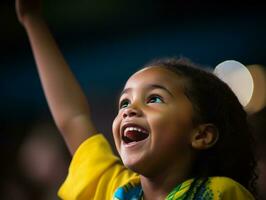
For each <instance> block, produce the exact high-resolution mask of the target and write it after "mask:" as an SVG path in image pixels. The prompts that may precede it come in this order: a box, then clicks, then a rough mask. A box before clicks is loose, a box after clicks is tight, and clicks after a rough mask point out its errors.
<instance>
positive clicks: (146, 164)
mask: <svg viewBox="0 0 266 200" xmlns="http://www.w3.org/2000/svg"><path fill="white" fill-rule="evenodd" d="M181 81H182V80H181V79H180V77H178V76H177V75H176V74H174V73H173V72H171V71H169V70H166V69H163V68H160V67H148V68H145V69H143V70H141V71H138V72H137V73H135V74H134V75H132V76H131V77H130V78H129V80H128V81H127V83H126V85H125V88H124V92H122V95H121V98H120V109H119V112H118V115H117V117H116V118H115V120H114V122H113V134H114V139H115V144H116V148H117V150H118V152H119V154H120V156H121V158H122V161H123V163H124V165H125V166H126V167H128V168H130V169H132V170H133V171H135V172H137V173H139V174H140V177H141V184H142V187H143V191H144V194H145V199H149V197H151V198H153V199H154V197H155V196H157V197H158V199H164V198H165V197H166V196H167V194H168V193H169V192H170V191H171V189H173V187H174V186H176V185H177V184H178V183H180V182H182V181H183V180H185V179H186V178H187V177H188V173H189V172H188V171H189V167H190V166H191V162H192V160H193V158H194V151H193V148H192V143H193V138H195V137H194V135H195V134H194V133H196V132H198V128H197V127H193V124H192V116H193V108H192V104H191V102H190V101H189V100H188V98H187V97H186V96H185V95H184V93H183V89H182V87H181ZM151 85H153V87H151ZM154 85H156V87H154ZM127 123H133V124H136V125H139V126H141V127H143V128H145V129H146V130H148V132H149V137H148V138H147V139H145V140H144V141H141V142H138V143H139V144H136V145H134V146H133V147H132V146H130V147H127V146H126V145H125V144H124V143H123V141H122V139H121V134H122V133H121V129H122V128H121V127H123V125H124V124H127ZM156 192H157V194H156Z"/></svg>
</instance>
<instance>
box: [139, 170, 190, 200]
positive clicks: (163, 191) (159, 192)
mask: <svg viewBox="0 0 266 200" xmlns="http://www.w3.org/2000/svg"><path fill="white" fill-rule="evenodd" d="M178 172H180V173H178ZM187 178H188V170H187V169H184V170H180V166H178V168H177V167H173V168H172V169H167V170H164V171H163V172H162V173H160V174H159V175H156V176H154V177H146V176H143V175H141V176H140V180H141V186H142V189H143V193H144V199H145V200H164V199H166V197H167V195H168V194H169V193H170V192H171V191H172V190H173V189H174V188H175V187H176V186H177V185H178V184H180V183H182V182H183V181H185V180H186V179H187Z"/></svg>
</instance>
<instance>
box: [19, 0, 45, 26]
mask: <svg viewBox="0 0 266 200" xmlns="http://www.w3.org/2000/svg"><path fill="white" fill-rule="evenodd" d="M16 13H17V17H18V20H19V21H20V23H21V24H24V22H25V19H26V18H27V17H29V16H33V17H40V16H41V0H16Z"/></svg>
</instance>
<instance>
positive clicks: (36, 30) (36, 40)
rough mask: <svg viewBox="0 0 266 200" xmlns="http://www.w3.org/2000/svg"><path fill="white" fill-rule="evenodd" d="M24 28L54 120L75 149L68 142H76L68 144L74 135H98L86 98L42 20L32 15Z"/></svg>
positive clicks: (83, 136) (82, 136) (25, 22)
mask: <svg viewBox="0 0 266 200" xmlns="http://www.w3.org/2000/svg"><path fill="white" fill-rule="evenodd" d="M24 27H25V29H26V32H27V34H28V37H29V40H30V44H31V47H32V51H33V54H34V58H35V61H36V64H37V69H38V73H39V76H40V79H41V83H42V86H43V89H44V93H45V96H46V99H47V101H48V104H49V108H50V110H51V112H52V115H53V118H54V120H55V122H56V125H57V127H58V128H59V129H60V131H61V133H62V134H63V136H64V137H65V140H66V142H67V143H68V145H71V146H72V144H69V143H72V142H73V141H68V140H73V139H74V138H73V136H71V134H74V133H75V134H80V136H75V137H76V138H82V139H80V140H84V139H86V137H88V136H90V135H91V134H93V133H95V128H94V127H93V124H92V123H91V121H90V111H89V105H88V103H87V99H86V97H85V95H84V93H83V91H82V89H81V88H80V86H79V84H78V82H77V80H76V79H75V77H74V75H73V74H72V72H71V70H70V68H69V67H68V65H67V63H66V61H65V60H64V57H63V55H62V54H61V52H60V50H59V48H58V46H57V44H56V42H55V40H54V38H53V36H52V35H51V33H50V31H49V29H48V27H47V25H46V23H45V22H44V21H43V19H42V18H39V17H36V16H29V17H27V19H26V20H25V21H24ZM74 128H75V129H81V130H73V129H74ZM72 131H73V132H74V133H72ZM83 132H84V133H83ZM83 134H84V135H83ZM75 140H76V139H75ZM80 142H81V141H80ZM80 142H79V141H77V142H74V143H77V144H76V145H74V146H77V145H79V143H80ZM71 149H72V147H71ZM74 149H75V148H74ZM71 151H72V150H71Z"/></svg>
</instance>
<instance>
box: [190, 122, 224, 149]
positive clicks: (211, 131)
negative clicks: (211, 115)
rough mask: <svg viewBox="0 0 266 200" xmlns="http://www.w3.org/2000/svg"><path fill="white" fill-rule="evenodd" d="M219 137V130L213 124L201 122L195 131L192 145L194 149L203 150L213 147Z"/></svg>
mask: <svg viewBox="0 0 266 200" xmlns="http://www.w3.org/2000/svg"><path fill="white" fill-rule="evenodd" d="M218 138H219V132H218V130H217V128H216V126H214V125H213V124H201V125H199V127H198V128H197V129H195V131H194V132H193V135H192V138H191V145H192V147H193V148H194V149H198V150H203V149H208V148H210V147H212V146H213V145H214V144H215V143H216V142H217V140H218Z"/></svg>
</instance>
